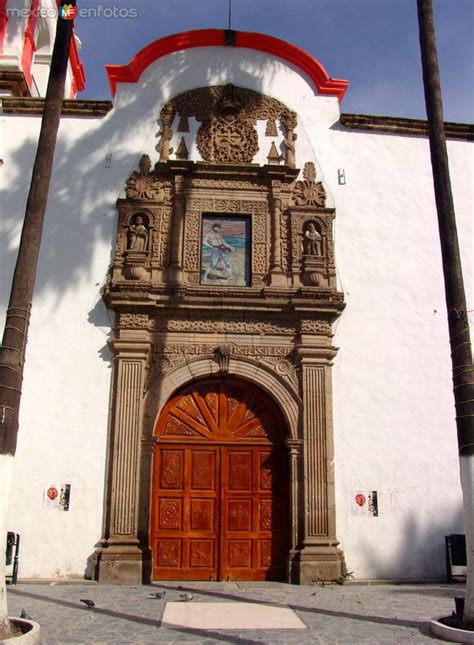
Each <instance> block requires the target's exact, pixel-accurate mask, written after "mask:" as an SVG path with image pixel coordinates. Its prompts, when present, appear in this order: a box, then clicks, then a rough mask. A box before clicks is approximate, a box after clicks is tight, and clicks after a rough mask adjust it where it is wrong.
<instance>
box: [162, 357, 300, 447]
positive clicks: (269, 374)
mask: <svg viewBox="0 0 474 645" xmlns="http://www.w3.org/2000/svg"><path fill="white" fill-rule="evenodd" d="M227 374H228V376H230V377H235V378H240V379H242V380H245V381H247V382H249V383H251V384H253V385H255V386H257V387H258V388H259V389H261V390H263V391H264V392H265V393H266V394H267V395H268V396H269V397H270V398H271V400H272V401H273V403H274V404H275V406H276V407H277V408H278V410H279V412H280V414H281V415H282V417H283V419H284V421H285V424H286V426H287V428H288V434H289V436H288V438H291V439H297V438H298V426H299V418H300V409H301V400H300V398H299V396H298V394H297V392H296V391H295V389H294V388H293V387H292V386H290V385H289V384H288V383H286V382H285V380H284V378H283V377H281V376H280V375H279V374H276V373H275V372H273V371H272V370H271V369H269V368H267V367H266V366H263V365H262V364H261V363H258V362H257V361H255V360H252V359H249V358H239V359H234V358H231V359H230V362H229V367H228V372H227ZM219 375H220V372H219V368H218V366H217V365H216V363H215V361H213V360H212V359H211V358H201V357H199V358H195V359H192V360H190V361H188V362H186V363H185V364H183V365H180V366H178V367H176V368H174V369H172V370H170V371H169V372H168V374H167V375H166V378H164V379H163V381H162V383H161V384H160V390H159V395H158V397H157V398H155V397H154V396H153V392H150V394H151V397H152V400H153V403H152V405H153V407H154V409H155V411H156V416H155V420H154V423H153V429H155V428H156V426H157V423H158V420H159V418H160V415H161V414H162V411H163V410H164V408H165V406H166V405H167V404H168V402H169V400H170V399H171V398H172V397H173V396H174V395H175V394H176V393H177V392H178V391H180V390H182V388H184V387H185V386H187V385H189V384H191V383H192V382H194V381H199V380H202V379H207V378H212V377H218V376H219ZM221 375H222V374H221Z"/></svg>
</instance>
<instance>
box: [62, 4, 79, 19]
mask: <svg viewBox="0 0 474 645" xmlns="http://www.w3.org/2000/svg"><path fill="white" fill-rule="evenodd" d="M76 13H77V7H75V6H74V5H72V4H62V5H60V7H59V17H60V18H62V19H63V20H74V18H75V17H76Z"/></svg>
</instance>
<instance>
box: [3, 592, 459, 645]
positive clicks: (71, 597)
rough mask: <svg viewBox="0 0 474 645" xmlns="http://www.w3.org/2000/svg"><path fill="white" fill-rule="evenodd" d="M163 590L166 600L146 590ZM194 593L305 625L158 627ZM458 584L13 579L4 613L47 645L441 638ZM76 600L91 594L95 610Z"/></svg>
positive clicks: (346, 643) (333, 643) (340, 643)
mask: <svg viewBox="0 0 474 645" xmlns="http://www.w3.org/2000/svg"><path fill="white" fill-rule="evenodd" d="M158 589H166V591H167V594H166V597H165V598H164V599H160V600H157V599H153V598H150V593H152V592H154V591H157V590H158ZM185 590H186V591H189V592H190V593H192V594H193V596H194V600H193V601H191V602H204V603H221V602H222V603H225V602H239V601H241V602H247V603H248V602H250V603H255V604H257V605H258V604H261V605H269V606H274V607H275V606H276V607H284V608H291V609H293V611H295V613H296V615H297V616H298V617H299V618H300V619H301V620H302V621H303V622H304V624H305V625H306V627H307V629H295V630H288V629H271V630H256V629H252V630H251V629H244V628H242V629H239V630H224V629H208V628H206V629H186V628H170V627H169V626H165V625H161V618H162V616H163V611H164V608H165V605H166V602H175V601H177V600H178V599H179V593H182V592H183V591H185ZM463 591H464V589H463V587H462V586H460V585H442V584H440V585H432V584H430V585H367V586H360V585H355V584H350V585H345V586H344V587H340V586H334V587H330V586H327V587H322V588H320V587H310V586H306V585H301V586H298V585H286V584H283V583H270V582H269V583H265V582H264V583H247V582H240V583H230V582H226V583H209V582H204V583H198V582H188V583H177V582H173V581H169V582H163V583H160V584H155V585H146V586H143V587H120V586H105V585H90V584H89V585H87V584H68V585H59V584H57V585H48V584H44V583H43V584H35V585H33V584H28V585H27V584H21V583H20V584H18V585H17V586H16V587H9V588H8V603H9V613H10V614H11V615H19V614H20V612H21V609H22V608H25V610H26V611H27V612H28V614H30V615H31V616H32V618H33V619H34V620H36V621H37V622H39V623H40V625H41V634H42V643H43V644H45V645H58V644H59V645H62V644H64V643H68V644H71V645H75V644H79V643H94V645H112V644H113V645H122V644H123V645H125V643H133V644H134V645H148V644H149V643H150V644H151V643H166V644H167V645H171V644H172V643H193V645H211V644H212V645H215V644H219V643H235V644H236V645H247V644H248V645H252V643H255V644H260V643H269V644H270V643H271V644H272V645H279V644H280V643H281V645H293V644H294V645H310V644H311V645H314V644H319V643H321V644H323V645H352V644H358V643H364V644H365V645H371V644H374V645H385V644H386V645H389V644H390V645H391V644H393V643H417V644H418V643H433V642H436V641H438V642H442V641H440V640H439V639H436V638H435V637H433V636H432V635H431V634H430V632H429V629H428V622H429V620H430V619H431V618H433V617H435V616H441V615H443V614H444V615H448V614H450V613H451V611H452V609H453V607H454V603H453V600H452V599H453V597H454V596H457V595H461V594H462V593H463ZM80 598H91V599H92V600H94V602H95V603H96V606H95V607H94V608H92V609H87V607H85V606H84V605H82V604H81V602H80Z"/></svg>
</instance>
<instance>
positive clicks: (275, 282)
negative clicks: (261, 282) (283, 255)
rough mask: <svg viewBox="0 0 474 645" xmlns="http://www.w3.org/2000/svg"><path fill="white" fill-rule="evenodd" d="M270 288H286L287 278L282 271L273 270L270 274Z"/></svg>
mask: <svg viewBox="0 0 474 645" xmlns="http://www.w3.org/2000/svg"><path fill="white" fill-rule="evenodd" d="M269 286H270V287H287V286H288V277H287V275H286V273H283V271H278V270H276V271H275V270H273V271H271V273H270V285H269Z"/></svg>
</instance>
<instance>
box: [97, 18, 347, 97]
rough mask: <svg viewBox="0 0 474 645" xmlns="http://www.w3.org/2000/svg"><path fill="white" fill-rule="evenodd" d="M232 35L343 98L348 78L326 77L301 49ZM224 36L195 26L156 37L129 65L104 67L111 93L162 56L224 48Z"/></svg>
mask: <svg viewBox="0 0 474 645" xmlns="http://www.w3.org/2000/svg"><path fill="white" fill-rule="evenodd" d="M235 34H236V40H235V45H234V47H245V48H248V49H256V50H257V51H262V52H265V53H267V54H271V55H273V56H277V57H278V58H282V59H283V60H285V61H287V62H288V63H291V64H292V65H295V67H297V68H298V69H300V70H301V71H302V72H304V73H305V74H306V75H307V76H309V78H310V79H311V81H312V82H313V84H314V87H315V89H316V90H317V92H318V93H319V94H328V95H330V96H337V98H338V100H339V101H341V100H342V98H343V96H344V94H345V91H346V89H347V86H348V85H349V81H344V80H340V79H333V78H329V76H328V73H327V72H326V70H325V69H324V67H323V66H322V65H321V63H320V62H319V61H317V60H316V59H315V58H313V57H312V56H310V55H309V54H308V53H306V52H305V51H304V50H303V49H300V48H299V47H295V45H291V44H290V43H287V42H285V41H284V40H280V39H279V38H275V37H274V36H266V35H264V34H257V33H249V32H245V31H237V32H235ZM224 38H225V31H224V30H223V29H198V30H196V31H184V32H182V33H179V34H173V35H172V36H166V37H165V38H160V39H159V40H155V41H154V42H152V43H150V44H149V45H147V46H146V47H144V48H143V49H142V50H140V51H139V52H138V53H137V54H135V56H134V57H133V58H132V59H131V60H130V62H129V63H128V65H106V66H105V69H106V72H107V76H108V79H109V85H110V90H111V92H112V95H113V96H115V92H116V89H117V83H136V82H137V81H138V79H139V78H140V76H141V74H142V73H143V71H144V70H145V69H146V68H147V67H148V66H149V65H151V64H152V63H153V62H155V61H156V60H158V59H159V58H161V57H162V56H166V55H167V54H172V53H173V52H176V51H180V50H183V49H191V48H193V47H223V46H224V45H225V42H224Z"/></svg>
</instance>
